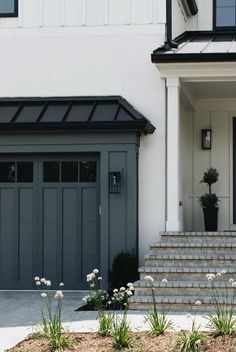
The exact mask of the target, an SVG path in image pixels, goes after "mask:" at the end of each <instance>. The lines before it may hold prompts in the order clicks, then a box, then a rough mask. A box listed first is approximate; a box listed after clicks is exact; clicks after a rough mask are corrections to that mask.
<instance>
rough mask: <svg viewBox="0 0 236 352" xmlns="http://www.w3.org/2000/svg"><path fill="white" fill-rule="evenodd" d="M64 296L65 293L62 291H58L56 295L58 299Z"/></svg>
mask: <svg viewBox="0 0 236 352" xmlns="http://www.w3.org/2000/svg"><path fill="white" fill-rule="evenodd" d="M63 297H64V295H63V293H62V291H57V292H56V294H55V296H54V298H55V299H58V300H59V299H62V298H63Z"/></svg>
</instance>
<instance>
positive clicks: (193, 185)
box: [181, 101, 236, 231]
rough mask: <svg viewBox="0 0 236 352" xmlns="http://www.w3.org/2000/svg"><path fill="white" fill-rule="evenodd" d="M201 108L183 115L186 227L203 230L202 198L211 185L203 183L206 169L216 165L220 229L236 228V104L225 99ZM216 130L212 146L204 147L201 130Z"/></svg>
mask: <svg viewBox="0 0 236 352" xmlns="http://www.w3.org/2000/svg"><path fill="white" fill-rule="evenodd" d="M198 109H199V110H198V111H195V112H187V111H184V109H182V114H181V126H182V129H181V130H182V131H181V135H182V138H181V142H182V145H181V151H182V153H181V154H182V158H181V159H182V162H181V173H182V188H183V193H182V194H183V218H184V229H185V230H187V231H203V230H204V219H203V212H202V209H201V207H200V205H199V197H200V196H201V195H202V194H204V193H206V192H208V189H207V186H206V185H205V184H203V183H200V181H201V179H202V176H203V172H204V171H205V170H206V169H207V168H209V167H214V168H216V169H217V170H218V171H219V181H218V182H217V183H216V184H214V185H213V189H212V192H214V193H216V194H217V195H218V197H219V199H220V201H219V221H218V229H219V230H220V231H224V230H229V229H233V227H232V226H233V197H232V195H233V190H232V180H233V165H232V152H233V149H232V148H233V144H232V141H233V117H235V116H236V103H234V102H231V103H230V104H229V105H228V107H227V103H226V102H225V103H224V102H220V101H218V102H215V103H214V102H210V103H209V102H203V104H201V103H198ZM205 128H210V129H212V149H211V150H202V148H201V130H202V129H205Z"/></svg>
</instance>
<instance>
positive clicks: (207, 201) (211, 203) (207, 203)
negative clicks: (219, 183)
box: [199, 193, 219, 208]
mask: <svg viewBox="0 0 236 352" xmlns="http://www.w3.org/2000/svg"><path fill="white" fill-rule="evenodd" d="M218 202H219V198H218V197H217V195H216V194H215V193H205V194H203V195H202V196H201V197H200V198H199V203H200V205H201V207H202V208H217V207H218Z"/></svg>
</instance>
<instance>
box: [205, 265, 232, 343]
mask: <svg viewBox="0 0 236 352" xmlns="http://www.w3.org/2000/svg"><path fill="white" fill-rule="evenodd" d="M225 273H226V272H225V270H221V272H219V273H217V274H216V275H215V274H207V275H206V277H207V280H208V281H209V282H210V286H211V297H212V303H213V306H214V309H215V311H214V313H210V314H208V315H207V316H206V319H207V320H208V324H207V327H208V328H209V329H210V330H211V331H212V332H213V333H214V334H215V335H221V336H224V335H231V334H235V332H236V319H235V318H234V306H235V293H236V284H235V282H234V280H233V279H230V280H229V281H227V282H225V281H223V283H224V294H222V293H221V292H219V288H218V286H217V285H216V284H215V281H216V280H217V278H218V277H222V276H223V275H224V274H225ZM221 289H222V287H221Z"/></svg>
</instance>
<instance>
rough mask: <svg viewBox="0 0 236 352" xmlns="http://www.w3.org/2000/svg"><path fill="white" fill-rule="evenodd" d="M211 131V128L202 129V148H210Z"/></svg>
mask: <svg viewBox="0 0 236 352" xmlns="http://www.w3.org/2000/svg"><path fill="white" fill-rule="evenodd" d="M211 142H212V131H211V129H209V128H208V129H203V130H202V149H208V150H209V149H211Z"/></svg>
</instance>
